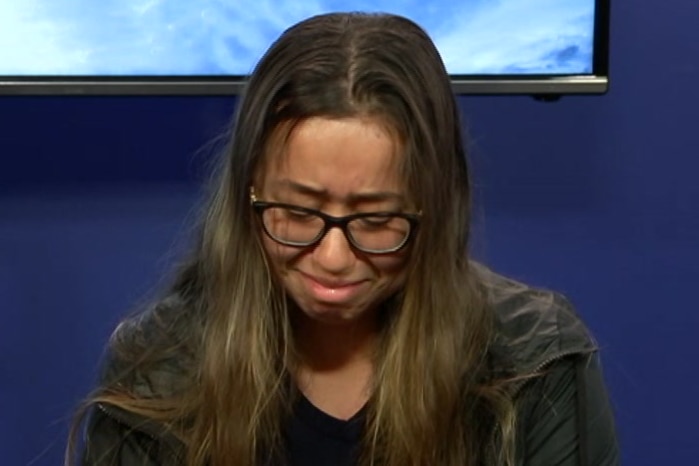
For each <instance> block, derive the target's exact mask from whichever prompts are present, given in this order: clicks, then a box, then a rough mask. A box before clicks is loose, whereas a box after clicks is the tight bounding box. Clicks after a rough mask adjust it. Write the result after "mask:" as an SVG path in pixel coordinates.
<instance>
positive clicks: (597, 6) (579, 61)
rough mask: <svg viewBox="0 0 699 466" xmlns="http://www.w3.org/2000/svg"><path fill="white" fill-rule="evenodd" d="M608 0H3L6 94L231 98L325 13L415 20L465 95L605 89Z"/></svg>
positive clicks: (0, 49)
mask: <svg viewBox="0 0 699 466" xmlns="http://www.w3.org/2000/svg"><path fill="white" fill-rule="evenodd" d="M608 1H609V0H463V1H455V0H431V1H426V0H405V1H400V0H342V1H339V0H311V1H304V2H298V1H296V0H256V1H251V2H247V1H245V2H244V1H222V0H199V1H192V0H101V1H99V2H97V1H94V0H23V1H21V2H15V1H9V0H4V1H3V0H0V93H3V91H5V92H4V93H12V92H14V93H97V94H100V93H106V94H111V93H116V94H130V93H136V94H143V93H146V94H148V93H155V94H181V93H185V94H188V93H191V94H234V93H237V92H240V90H242V88H243V83H244V80H245V76H246V75H247V74H248V73H250V72H251V71H252V69H253V67H254V66H255V63H256V61H257V60H258V59H259V58H260V57H261V56H262V54H263V53H264V51H265V50H266V49H267V48H268V47H269V46H270V44H271V43H272V42H273V41H274V40H275V39H276V38H277V37H278V36H279V34H280V33H281V32H282V31H283V30H284V29H286V28H287V27H289V26H290V25H292V24H294V23H296V22H298V21H300V20H301V19H304V18H306V17H309V16H312V15H314V14H318V13H323V12H328V11H387V12H391V13H397V14H401V15H404V16H407V17H409V18H411V19H413V20H415V21H416V22H417V23H419V24H420V25H421V26H423V27H424V28H425V29H426V30H427V32H428V33H429V34H430V35H431V37H432V38H433V39H434V41H435V43H436V45H437V48H438V49H439V51H440V53H441V55H442V58H443V60H444V62H445V64H446V66H447V70H448V71H449V73H450V75H451V77H452V82H453V84H454V88H455V90H456V91H457V92H462V93H469V92H473V93H537V92H539V93H547V92H555V91H556V86H558V87H557V89H558V92H559V93H570V92H573V93H575V92H580V93H586V92H604V91H605V90H606V55H607V54H606V42H607V41H606V33H605V30H606V28H607V27H608V25H607V24H606V17H607V16H608V11H607V10H608ZM601 80H603V81H604V82H603V83H602V81H601ZM517 83H519V90H518V89H516V87H517V86H516V84H517ZM537 83H538V84H537ZM602 84H603V86H601V85H602ZM566 86H568V88H569V89H568V90H566ZM576 86H577V88H576Z"/></svg>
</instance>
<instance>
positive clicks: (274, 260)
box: [262, 235, 299, 274]
mask: <svg viewBox="0 0 699 466" xmlns="http://www.w3.org/2000/svg"><path fill="white" fill-rule="evenodd" d="M262 246H263V247H264V250H265V253H266V254H267V258H268V260H269V263H270V264H271V265H272V268H273V270H274V271H275V272H276V273H277V274H283V273H284V271H285V269H286V265H287V264H288V263H289V262H292V261H293V260H294V259H295V258H296V257H297V256H298V255H299V251H298V250H297V249H295V248H290V247H286V246H283V245H281V244H279V243H277V242H275V241H273V240H272V239H271V238H269V237H267V235H263V236H262Z"/></svg>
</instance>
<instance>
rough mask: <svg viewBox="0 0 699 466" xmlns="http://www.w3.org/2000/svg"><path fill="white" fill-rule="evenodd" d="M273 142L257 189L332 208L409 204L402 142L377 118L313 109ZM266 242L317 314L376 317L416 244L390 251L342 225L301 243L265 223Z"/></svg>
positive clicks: (391, 208) (291, 287)
mask: <svg viewBox="0 0 699 466" xmlns="http://www.w3.org/2000/svg"><path fill="white" fill-rule="evenodd" d="M285 141H286V142H285V144H284V147H282V148H277V149H276V150H272V152H271V153H270V154H269V156H268V160H267V163H265V164H264V165H265V168H264V169H263V172H262V173H261V174H260V176H258V180H259V181H258V185H257V186H255V188H256V189H255V195H256V197H257V198H258V199H260V200H262V201H267V202H281V203H286V204H293V205H298V206H302V207H307V208H312V209H316V210H320V211H322V212H324V213H326V214H329V215H333V216H337V217H340V216H345V215H349V214H353V213H358V212H377V211H380V212H386V211H388V212H406V211H409V210H410V209H409V207H410V206H409V204H408V200H407V198H406V196H405V189H404V183H403V182H402V180H401V177H400V171H399V163H400V157H401V156H402V155H401V154H400V145H399V143H398V142H397V141H396V138H395V137H394V136H392V135H391V134H390V133H389V132H388V131H387V130H386V129H385V126H384V125H382V124H381V123H380V122H379V121H378V120H375V119H371V118H344V119H330V118H322V117H313V118H309V119H307V120H304V121H301V122H299V123H298V124H296V126H295V127H294V128H293V129H292V131H291V133H290V134H289V136H288V138H287V139H286V140H285ZM260 234H261V235H262V238H263V243H264V247H265V250H266V252H267V254H268V257H269V258H270V261H271V263H272V266H273V269H274V272H275V273H276V274H277V276H278V278H279V279H280V281H281V283H282V284H283V285H284V287H285V289H286V291H287V293H288V294H289V295H290V296H291V297H292V298H293V299H294V301H295V302H296V304H297V305H298V306H299V307H300V309H301V310H302V311H303V312H304V313H305V314H306V315H307V316H308V317H310V318H312V319H314V320H316V321H320V322H325V323H332V324H342V323H351V322H356V321H357V320H359V319H362V318H365V317H369V318H372V317H373V315H374V310H375V309H376V308H377V306H378V305H379V304H380V303H381V302H382V301H384V300H385V299H386V298H388V297H389V296H390V295H391V294H393V293H394V292H396V291H397V290H398V289H399V288H400V287H401V286H402V285H403V283H404V281H405V263H406V259H407V257H406V256H407V254H408V250H409V247H406V248H403V249H401V250H400V251H398V252H394V253H390V254H380V255H378V254H368V253H364V252H361V251H358V250H357V249H355V248H353V247H352V246H351V245H350V244H349V242H348V240H347V238H346V237H345V235H344V233H343V232H342V230H341V229H340V228H331V229H330V230H329V231H328V232H327V233H326V235H325V236H324V237H323V239H322V240H321V241H320V242H319V243H317V244H316V245H315V246H311V247H306V248H298V247H291V246H285V245H282V244H279V243H277V242H276V241H274V240H272V239H271V238H270V237H268V236H267V235H266V234H264V233H263V232H262V231H260Z"/></svg>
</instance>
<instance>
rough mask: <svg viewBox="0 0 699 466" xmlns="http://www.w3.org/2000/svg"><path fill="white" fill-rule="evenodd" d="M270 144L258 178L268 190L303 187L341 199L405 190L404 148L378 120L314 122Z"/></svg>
mask: <svg viewBox="0 0 699 466" xmlns="http://www.w3.org/2000/svg"><path fill="white" fill-rule="evenodd" d="M270 142H271V143H270V145H269V147H268V150H267V154H266V157H265V159H266V161H265V163H264V164H263V166H262V167H261V173H259V175H260V178H261V181H262V182H263V185H264V186H265V189H271V190H278V189H285V188H283V187H285V186H289V184H291V185H303V186H307V187H309V188H310V189H311V190H317V191H322V192H325V193H327V194H328V195H329V196H331V197H338V198H344V197H347V196H351V195H352V194H361V193H364V192H367V193H369V192H373V191H385V192H396V193H401V192H402V190H403V184H404V183H403V180H402V176H401V163H402V160H403V157H404V155H403V153H402V144H401V142H400V139H399V138H398V137H397V133H396V132H395V131H392V130H391V128H390V127H389V126H388V125H386V124H385V123H384V122H383V121H382V120H381V119H379V118H371V117H351V118H326V117H313V118H309V119H306V120H302V121H300V122H298V123H296V124H295V125H294V126H293V127H291V128H288V129H284V128H282V129H281V130H280V133H279V134H277V135H276V137H273V138H272V140H271V141H270Z"/></svg>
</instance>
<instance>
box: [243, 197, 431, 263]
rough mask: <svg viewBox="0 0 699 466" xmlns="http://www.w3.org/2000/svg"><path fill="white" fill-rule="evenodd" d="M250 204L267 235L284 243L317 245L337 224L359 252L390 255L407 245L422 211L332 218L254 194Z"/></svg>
mask: <svg viewBox="0 0 699 466" xmlns="http://www.w3.org/2000/svg"><path fill="white" fill-rule="evenodd" d="M251 204H252V208H253V209H254V210H255V212H256V213H257V214H258V215H259V217H260V219H261V221H262V227H263V229H264V231H265V233H266V234H267V236H269V237H270V238H272V239H273V240H274V241H276V242H278V243H280V244H283V245H285V246H293V247H299V248H307V247H311V246H314V245H316V244H318V243H319V242H320V240H322V239H323V237H325V235H326V234H327V233H328V231H330V229H331V228H333V227H338V228H340V229H341V230H342V232H343V233H344V234H345V237H346V238H347V241H349V243H350V244H351V245H352V246H353V247H355V248H356V249H358V250H359V251H362V252H366V253H370V254H388V253H392V252H396V251H398V250H400V249H401V248H403V247H404V246H405V245H406V244H408V241H409V240H410V238H411V236H412V234H413V232H414V231H415V230H416V229H417V226H418V223H419V219H420V214H409V213H402V212H362V213H357V214H352V215H346V216H344V217H333V216H332V215H328V214H326V213H324V212H321V211H319V210H315V209H309V208H307V207H301V206H297V205H293V204H284V203H280V202H264V201H258V200H257V199H256V198H255V197H254V196H252V197H251Z"/></svg>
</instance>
